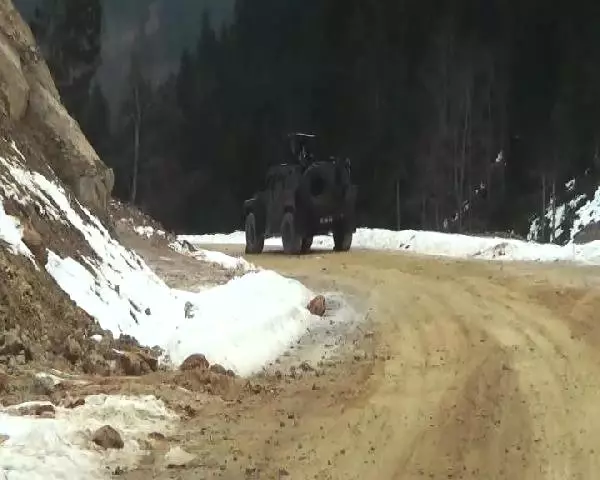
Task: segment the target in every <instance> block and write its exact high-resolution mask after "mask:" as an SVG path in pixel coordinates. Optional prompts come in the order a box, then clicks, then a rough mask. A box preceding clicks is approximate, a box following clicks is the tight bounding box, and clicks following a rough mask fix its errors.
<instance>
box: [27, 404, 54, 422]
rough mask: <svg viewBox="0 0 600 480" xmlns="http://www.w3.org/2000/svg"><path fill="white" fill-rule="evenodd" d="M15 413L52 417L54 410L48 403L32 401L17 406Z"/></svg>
mask: <svg viewBox="0 0 600 480" xmlns="http://www.w3.org/2000/svg"><path fill="white" fill-rule="evenodd" d="M17 413H18V414H19V415H22V416H31V417H44V418H54V414H55V413H56V411H55V409H54V405H52V404H50V403H32V404H30V405H24V406H21V407H19V408H18V409H17Z"/></svg>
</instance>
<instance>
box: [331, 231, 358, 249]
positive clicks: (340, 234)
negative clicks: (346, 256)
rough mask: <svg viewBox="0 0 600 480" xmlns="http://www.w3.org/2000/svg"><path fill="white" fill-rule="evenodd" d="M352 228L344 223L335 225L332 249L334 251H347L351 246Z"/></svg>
mask: <svg viewBox="0 0 600 480" xmlns="http://www.w3.org/2000/svg"><path fill="white" fill-rule="evenodd" d="M352 236H353V233H352V230H348V229H347V228H345V226H344V225H339V226H337V227H336V228H335V229H334V231H333V249H334V250H335V251H336V252H347V251H348V250H350V247H351V246H352Z"/></svg>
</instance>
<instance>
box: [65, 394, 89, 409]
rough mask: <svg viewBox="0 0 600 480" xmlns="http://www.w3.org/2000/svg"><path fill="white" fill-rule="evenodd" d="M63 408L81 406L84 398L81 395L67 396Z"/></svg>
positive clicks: (83, 403)
mask: <svg viewBox="0 0 600 480" xmlns="http://www.w3.org/2000/svg"><path fill="white" fill-rule="evenodd" d="M64 405H65V408H77V407H81V406H83V405H85V398H83V397H78V398H68V399H67V400H66V401H65V403H64Z"/></svg>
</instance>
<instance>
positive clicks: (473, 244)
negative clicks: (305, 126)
mask: <svg viewBox="0 0 600 480" xmlns="http://www.w3.org/2000/svg"><path fill="white" fill-rule="evenodd" d="M179 240H180V241H187V242H189V243H190V244H192V245H194V246H200V245H202V246H206V245H211V244H213V245H214V244H217V245H218V244H221V245H232V244H234V245H243V244H244V242H245V236H244V232H234V233H231V234H216V235H197V236H192V235H185V236H180V237H179ZM265 244H266V245H268V246H270V247H276V248H281V239H280V238H271V239H268V240H267V242H265ZM332 248H333V238H332V237H330V236H318V237H315V238H314V241H313V249H315V250H319V249H325V250H330V249H332ZM352 248H355V249H370V250H399V251H406V252H412V253H416V254H422V255H434V256H443V257H454V258H477V259H483V260H503V261H536V262H553V261H573V262H578V263H586V264H600V241H598V242H592V243H588V244H584V245H572V244H571V245H567V246H564V247H563V246H559V245H553V244H539V243H534V242H525V241H522V240H514V239H504V238H498V237H476V236H470V235H456V234H447V233H440V232H427V231H418V230H403V231H399V232H396V231H390V230H381V229H368V228H359V229H358V230H357V231H356V233H355V234H354V239H353V241H352Z"/></svg>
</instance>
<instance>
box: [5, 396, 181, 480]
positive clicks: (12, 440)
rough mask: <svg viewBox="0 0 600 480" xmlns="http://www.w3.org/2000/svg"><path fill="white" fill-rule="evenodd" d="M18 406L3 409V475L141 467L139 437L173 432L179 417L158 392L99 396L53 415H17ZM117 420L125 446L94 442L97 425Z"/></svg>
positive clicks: (103, 472)
mask: <svg viewBox="0 0 600 480" xmlns="http://www.w3.org/2000/svg"><path fill="white" fill-rule="evenodd" d="M22 406H23V405H16V406H13V407H9V408H4V409H0V435H4V436H5V437H8V438H7V440H6V441H5V442H4V443H3V444H2V447H1V448H0V478H6V479H7V480H48V479H53V480H54V479H65V480H67V479H68V480H70V479H74V478H77V479H81V480H96V479H104V478H110V473H111V471H112V470H114V469H115V468H116V467H117V466H120V467H126V468H132V467H135V465H136V463H137V461H138V459H139V458H140V456H141V455H142V454H143V451H142V449H141V448H140V445H139V443H138V440H142V439H145V438H146V437H147V435H148V434H149V433H151V432H164V433H167V432H169V431H170V430H171V429H172V427H173V425H174V423H175V422H176V421H177V420H178V417H177V416H176V415H175V414H174V413H172V412H171V411H169V410H168V409H167V408H166V407H165V405H164V403H163V402H162V401H160V400H157V399H156V398H155V397H153V396H144V397H125V396H106V395H94V396H90V397H87V398H86V402H85V405H82V406H81V407H77V408H74V409H64V408H59V407H55V411H56V416H55V418H53V419H48V418H37V417H24V416H18V415H15V412H16V411H17V410H18V408H19V407H22ZM104 425H111V426H112V427H113V428H115V429H116V430H117V431H118V432H119V433H120V434H121V437H122V438H123V441H124V443H125V445H124V448H123V449H122V450H106V451H104V450H102V449H100V448H99V447H97V446H96V445H95V444H93V443H92V441H91V438H92V435H93V433H94V431H95V430H97V429H98V428H100V427H102V426H104Z"/></svg>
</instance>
